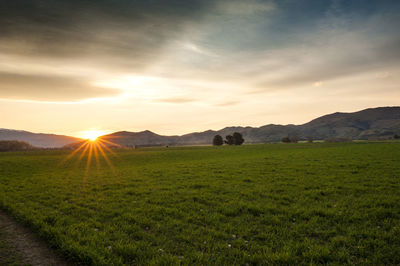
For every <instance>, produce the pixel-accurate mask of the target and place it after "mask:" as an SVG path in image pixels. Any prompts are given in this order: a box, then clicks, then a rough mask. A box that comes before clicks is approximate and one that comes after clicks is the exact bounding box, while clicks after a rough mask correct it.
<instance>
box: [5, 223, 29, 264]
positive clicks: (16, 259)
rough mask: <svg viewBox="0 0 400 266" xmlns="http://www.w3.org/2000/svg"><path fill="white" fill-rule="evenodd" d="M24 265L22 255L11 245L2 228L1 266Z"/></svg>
mask: <svg viewBox="0 0 400 266" xmlns="http://www.w3.org/2000/svg"><path fill="white" fill-rule="evenodd" d="M3 265H4V266H6V265H7V266H11V265H15V266H18V265H24V264H23V263H22V260H21V255H20V254H19V253H18V252H17V251H16V250H15V249H14V247H13V246H12V245H11V244H10V243H9V241H8V239H7V237H6V235H5V233H4V232H3V231H2V228H0V266H3Z"/></svg>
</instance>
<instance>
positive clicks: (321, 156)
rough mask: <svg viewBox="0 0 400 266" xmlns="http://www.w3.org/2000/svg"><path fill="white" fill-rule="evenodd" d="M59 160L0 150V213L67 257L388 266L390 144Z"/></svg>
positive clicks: (397, 259) (396, 233)
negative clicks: (15, 220)
mask: <svg viewBox="0 0 400 266" xmlns="http://www.w3.org/2000/svg"><path fill="white" fill-rule="evenodd" d="M69 153H70V151H31V152H15V153H0V208H1V209H3V210H4V211H6V212H7V213H9V214H10V215H12V216H14V217H16V219H17V220H18V221H19V222H20V223H22V224H25V225H26V226H28V227H30V228H31V229H32V230H33V231H34V232H36V233H37V234H38V235H39V236H40V237H41V238H43V239H45V240H46V241H47V242H48V243H49V245H50V246H53V247H54V248H56V249H58V250H59V251H60V252H61V253H62V254H64V256H65V257H66V258H67V259H69V260H70V261H72V262H76V263H81V264H87V265H137V264H138V265H149V264H150V265H151V264H153V265H171V264H172V265H178V264H182V265H233V264H238V265H246V264H248V265H260V264H272V265H282V264H291V265H298V264H306V265H310V264H332V265H342V264H359V265H395V264H397V265H398V264H400V142H376V143H369V142H360V143H311V144H308V143H299V144H263V145H243V146H223V147H170V148H146V149H144V148H143V149H137V150H120V151H115V154H112V153H110V152H107V153H106V155H107V157H108V159H109V162H107V160H106V159H104V157H103V156H101V153H100V152H98V155H99V156H98V158H97V159H96V156H92V157H91V161H90V163H88V155H87V154H86V155H84V156H81V155H80V153H79V152H78V153H77V154H76V155H74V156H72V157H71V158H68V160H66V159H67V156H68V154H69ZM94 154H95V153H94V152H93V153H92V155H94Z"/></svg>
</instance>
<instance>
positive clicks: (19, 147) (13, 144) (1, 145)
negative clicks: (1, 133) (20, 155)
mask: <svg viewBox="0 0 400 266" xmlns="http://www.w3.org/2000/svg"><path fill="white" fill-rule="evenodd" d="M33 149H35V147H33V146H32V145H30V144H29V143H26V142H23V141H18V140H1V141H0V152H3V151H26V150H33Z"/></svg>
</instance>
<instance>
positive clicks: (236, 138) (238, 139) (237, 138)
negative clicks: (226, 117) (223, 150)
mask: <svg viewBox="0 0 400 266" xmlns="http://www.w3.org/2000/svg"><path fill="white" fill-rule="evenodd" d="M232 137H233V144H235V145H242V144H243V142H244V139H243V136H242V134H240V133H239V132H235V133H233V136H232Z"/></svg>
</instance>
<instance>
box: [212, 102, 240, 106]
mask: <svg viewBox="0 0 400 266" xmlns="http://www.w3.org/2000/svg"><path fill="white" fill-rule="evenodd" d="M239 103H240V101H226V102H220V103H217V104H215V105H214V106H219V107H227V106H233V105H237V104H239Z"/></svg>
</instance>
